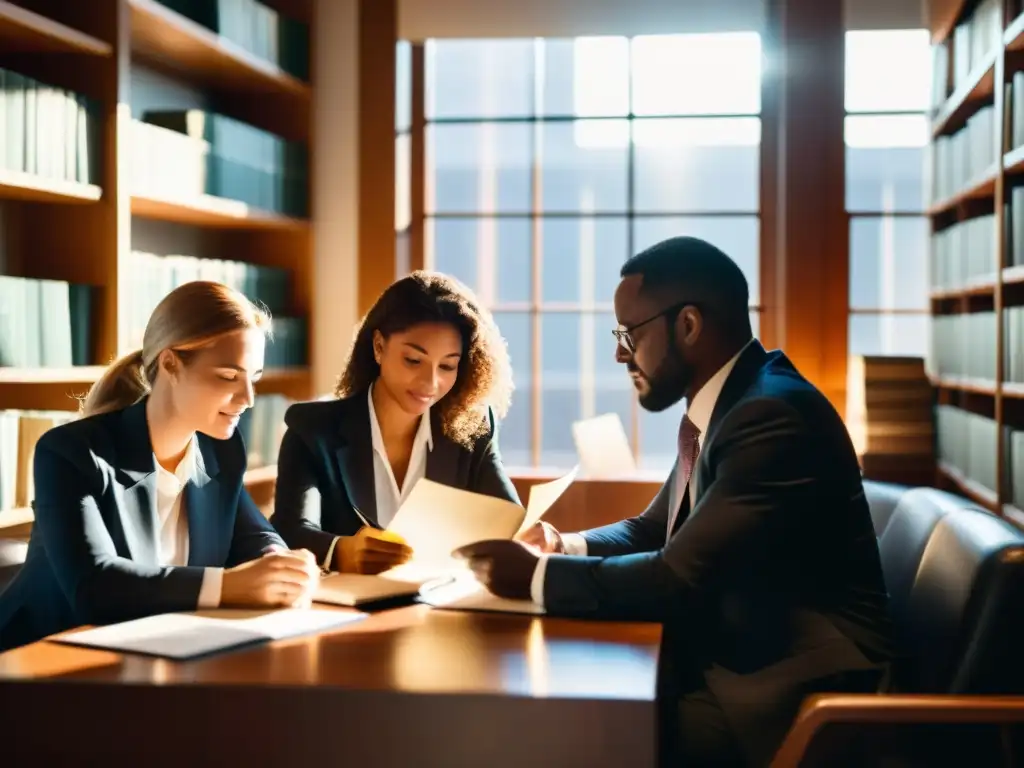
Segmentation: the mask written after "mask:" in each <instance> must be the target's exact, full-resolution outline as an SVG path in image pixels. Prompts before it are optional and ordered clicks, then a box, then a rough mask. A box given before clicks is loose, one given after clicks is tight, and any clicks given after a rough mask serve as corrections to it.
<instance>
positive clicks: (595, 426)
mask: <svg viewBox="0 0 1024 768" xmlns="http://www.w3.org/2000/svg"><path fill="white" fill-rule="evenodd" d="M572 437H573V442H575V443H576V452H577V453H578V454H579V457H580V471H581V473H582V475H583V476H584V477H589V478H595V479H600V478H609V477H624V476H627V475H629V474H631V473H633V472H635V471H636V459H634V458H633V449H632V448H631V447H630V445H629V439H628V438H627V437H626V429H625V428H624V427H623V426H622V420H621V419H620V418H619V415H618V414H617V413H606V414H603V415H601V416H595V417H594V418H592V419H583V420H582V421H577V422H574V423H573V425H572Z"/></svg>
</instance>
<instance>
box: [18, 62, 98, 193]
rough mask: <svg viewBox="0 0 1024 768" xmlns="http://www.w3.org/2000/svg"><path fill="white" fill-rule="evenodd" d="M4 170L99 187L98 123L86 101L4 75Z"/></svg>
mask: <svg viewBox="0 0 1024 768" xmlns="http://www.w3.org/2000/svg"><path fill="white" fill-rule="evenodd" d="M0 94H2V96H3V98H2V99H0V166H2V167H3V168H5V169H7V170H9V171H19V172H22V173H31V174H34V175H37V176H43V177H46V178H52V179H60V180H62V181H77V182H81V183H88V184H96V183H98V182H99V163H98V158H99V141H100V130H99V123H100V121H99V119H98V109H97V108H96V105H95V104H94V103H93V102H92V101H91V100H90V99H89V98H87V97H86V96H82V95H81V94H77V93H74V92H72V91H69V90H67V89H64V88H58V87H56V86H53V85H48V84H47V83H43V82H41V81H39V80H35V79H33V78H31V77H28V76H26V75H22V74H20V73H18V72H14V71H13V70H9V69H0Z"/></svg>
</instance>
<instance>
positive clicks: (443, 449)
mask: <svg viewBox="0 0 1024 768" xmlns="http://www.w3.org/2000/svg"><path fill="white" fill-rule="evenodd" d="M430 432H431V436H432V437H433V441H434V447H433V449H432V450H430V451H427V471H426V478H427V480H432V481H434V482H435V483H441V484H442V485H448V486H451V487H452V488H464V487H466V483H460V482H459V465H460V461H459V459H460V458H461V457H462V448H461V447H460V446H459V445H458V444H457V443H456V442H455V441H453V440H450V439H449V438H448V436H447V435H445V433H444V429H443V426H442V424H441V416H440V408H438V407H434V408H431V409H430Z"/></svg>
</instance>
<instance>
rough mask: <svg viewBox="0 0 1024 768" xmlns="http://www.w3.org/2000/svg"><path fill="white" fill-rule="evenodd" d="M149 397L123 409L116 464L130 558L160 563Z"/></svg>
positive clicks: (118, 428)
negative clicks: (147, 419)
mask: <svg viewBox="0 0 1024 768" xmlns="http://www.w3.org/2000/svg"><path fill="white" fill-rule="evenodd" d="M146 400H147V398H143V399H142V400H140V401H139V402H138V403H136V404H135V405H132V406H129V407H128V408H125V409H124V410H123V411H121V416H120V419H119V420H118V424H117V432H118V434H117V443H116V444H117V467H116V470H115V476H116V477H117V480H118V482H119V483H120V484H121V487H122V488H121V499H122V504H121V509H120V510H119V513H120V517H121V525H122V528H123V530H124V536H125V542H126V543H127V545H128V549H129V551H130V552H131V558H132V560H134V561H135V562H137V563H141V564H143V565H157V564H158V557H159V549H158V541H157V536H158V525H157V514H156V461H155V459H154V458H153V447H152V443H151V442H150V440H149V425H148V424H147V423H146Z"/></svg>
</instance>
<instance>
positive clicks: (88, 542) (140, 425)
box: [0, 400, 284, 649]
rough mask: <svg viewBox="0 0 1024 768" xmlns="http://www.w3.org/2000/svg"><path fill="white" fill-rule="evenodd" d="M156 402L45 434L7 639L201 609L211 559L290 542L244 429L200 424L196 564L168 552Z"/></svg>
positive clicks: (0, 640) (4, 644) (230, 560)
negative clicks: (249, 487)
mask: <svg viewBox="0 0 1024 768" xmlns="http://www.w3.org/2000/svg"><path fill="white" fill-rule="evenodd" d="M145 402H146V401H145V400H143V401H142V402H139V403H137V404H135V405H133V406H130V407H129V408H126V409H124V410H120V411H113V412H110V413H104V414H100V415H97V416H91V417H88V418H84V419H80V420H77V421H73V422H70V423H68V424H64V425H61V426H59V427H56V428H54V429H51V430H50V431H48V432H47V433H46V434H44V435H43V437H42V438H41V439H40V440H39V443H38V444H37V445H36V450H35V462H34V470H35V491H36V498H35V504H34V507H35V524H34V525H33V527H32V537H31V539H30V540H29V546H28V554H27V557H26V560H25V565H24V567H23V568H22V569H21V572H20V573H19V574H18V576H17V578H16V579H15V580H14V581H13V582H12V583H11V584H10V586H9V587H8V588H7V589H6V590H5V591H4V592H3V594H2V595H0V649H7V648H13V647H15V646H18V645H24V644H26V643H30V642H34V641H35V640H38V639H40V638H42V637H45V636H47V635H50V634H53V633H55V632H60V631H63V630H66V629H70V628H72V627H76V626H79V625H82V624H103V623H111V622H115V621H123V620H127V619H132V618H138V617H140V616H146V615H150V614H157V613H168V612H173V611H191V610H195V609H196V606H197V604H198V601H199V590H200V587H201V585H202V580H203V569H204V568H206V567H231V566H234V565H238V564H240V563H243V562H246V561H248V560H252V559H255V558H256V557H259V556H260V555H261V554H262V553H263V552H264V550H265V549H266V548H267V547H269V546H270V545H277V546H280V547H283V546H284V542H283V541H282V540H281V538H280V537H279V536H278V535H277V533H276V532H275V531H274V529H273V527H272V526H271V525H270V524H269V523H268V522H267V520H266V519H265V518H264V517H263V514H262V513H261V512H260V511H259V509H257V507H256V505H255V504H254V503H253V501H252V499H251V498H250V497H249V494H248V492H247V491H246V490H245V488H244V487H243V485H242V475H243V474H244V473H245V468H246V452H245V445H244V443H243V442H242V438H241V435H239V434H238V433H237V432H236V433H235V434H234V435H233V436H232V437H231V438H230V439H228V440H215V439H213V438H211V437H207V436H206V435H202V434H197V436H196V437H197V441H198V448H199V451H198V453H197V454H196V477H195V478H193V479H192V480H190V481H189V482H188V483H186V485H185V488H184V494H185V497H184V500H183V501H184V507H185V510H184V512H185V514H186V515H187V517H188V528H189V539H188V541H189V555H188V565H187V566H181V567H173V566H162V565H160V564H159V562H158V560H157V556H158V548H159V534H160V532H159V521H158V519H157V510H156V482H157V475H156V463H155V461H154V458H153V448H152V446H151V443H150V439H149V427H148V425H147V422H146V406H145Z"/></svg>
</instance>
